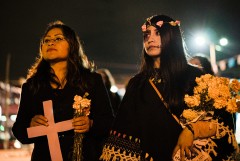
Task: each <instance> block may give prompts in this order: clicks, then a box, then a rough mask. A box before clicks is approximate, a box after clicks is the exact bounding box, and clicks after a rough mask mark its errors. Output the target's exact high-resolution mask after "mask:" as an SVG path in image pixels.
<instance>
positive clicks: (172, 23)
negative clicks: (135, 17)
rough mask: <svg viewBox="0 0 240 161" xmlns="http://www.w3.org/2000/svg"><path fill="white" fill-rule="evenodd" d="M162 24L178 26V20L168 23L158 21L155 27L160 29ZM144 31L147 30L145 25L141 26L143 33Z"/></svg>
mask: <svg viewBox="0 0 240 161" xmlns="http://www.w3.org/2000/svg"><path fill="white" fill-rule="evenodd" d="M164 23H168V24H170V25H171V26H177V25H178V26H180V21H179V20H176V21H170V22H163V21H158V22H157V23H156V25H157V26H159V27H162V25H163V24H164ZM150 24H151V23H150ZM146 30H147V25H146V24H143V25H142V31H143V32H145V31H146Z"/></svg>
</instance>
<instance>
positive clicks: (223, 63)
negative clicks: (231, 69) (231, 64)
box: [219, 60, 227, 71]
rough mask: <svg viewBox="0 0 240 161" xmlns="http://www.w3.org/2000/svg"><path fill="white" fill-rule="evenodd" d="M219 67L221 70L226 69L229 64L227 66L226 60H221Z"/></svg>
mask: <svg viewBox="0 0 240 161" xmlns="http://www.w3.org/2000/svg"><path fill="white" fill-rule="evenodd" d="M219 68H220V70H221V71H224V70H226V68H227V66H226V62H225V60H221V61H219Z"/></svg>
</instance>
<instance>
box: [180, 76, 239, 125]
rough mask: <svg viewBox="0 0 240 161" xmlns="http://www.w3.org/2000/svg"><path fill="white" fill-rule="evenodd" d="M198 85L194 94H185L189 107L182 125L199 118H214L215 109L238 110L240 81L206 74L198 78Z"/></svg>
mask: <svg viewBox="0 0 240 161" xmlns="http://www.w3.org/2000/svg"><path fill="white" fill-rule="evenodd" d="M196 83H197V86H196V87H195V88H194V91H193V92H194V94H193V95H192V96H189V95H185V97H184V101H185V103H186V105H187V108H186V109H185V110H184V111H183V113H182V117H181V123H182V125H186V124H189V123H192V122H196V121H198V120H209V119H212V117H213V115H214V110H215V109H219V110H220V109H223V110H225V111H227V112H229V113H236V112H238V110H239V108H238V105H237V104H238V103H237V102H239V101H240V83H239V82H238V80H236V79H233V80H232V81H230V79H228V78H224V77H216V76H213V75H210V74H205V75H203V76H201V77H197V78H196Z"/></svg>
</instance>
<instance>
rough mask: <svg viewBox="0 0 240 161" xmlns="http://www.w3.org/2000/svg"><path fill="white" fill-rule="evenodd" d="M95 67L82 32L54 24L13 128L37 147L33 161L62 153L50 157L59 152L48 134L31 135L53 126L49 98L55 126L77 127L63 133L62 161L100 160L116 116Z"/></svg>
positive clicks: (25, 141) (44, 40)
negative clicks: (33, 130)
mask: <svg viewBox="0 0 240 161" xmlns="http://www.w3.org/2000/svg"><path fill="white" fill-rule="evenodd" d="M91 69H92V65H91V63H90V62H88V59H87V56H86V55H85V54H84V52H83V48H82V45H81V43H80V40H79V37H78V35H77V34H76V32H75V31H74V30H73V29H71V28H70V27H69V26H67V25H65V24H63V23H62V22H60V21H55V22H52V23H50V24H49V25H48V27H47V29H46V31H45V33H44V34H43V37H42V39H41V42H40V55H39V57H38V59H37V60H36V62H35V64H34V65H33V66H32V67H31V68H30V70H29V73H28V78H27V81H26V83H24V84H23V85H22V93H21V100H20V106H19V111H18V114H17V118H16V122H15V123H14V125H13V128H12V131H13V134H14V135H15V137H16V138H17V139H18V140H19V141H20V142H21V143H23V144H31V143H34V149H33V152H32V157H31V160H32V161H51V160H54V159H53V158H56V156H57V155H61V154H59V153H57V154H54V155H52V153H50V151H51V150H55V149H49V148H50V143H51V142H49V140H48V139H49V138H48V137H47V136H46V135H45V136H38V137H34V138H29V137H28V133H27V129H31V128H36V127H39V126H42V127H44V128H45V127H48V126H50V124H49V122H48V121H49V120H48V118H47V117H46V116H45V115H44V114H45V111H44V110H43V102H44V101H46V100H51V101H52V106H53V115H54V120H55V123H62V122H64V121H66V120H70V122H69V124H70V125H69V126H71V127H73V129H69V130H66V131H62V132H58V134H57V137H58V139H57V140H59V143H60V150H61V151H60V152H61V153H62V156H60V158H61V160H63V161H75V160H78V161H79V160H81V161H95V160H98V158H99V157H100V154H101V149H102V146H103V141H104V140H105V139H106V137H107V136H108V134H109V133H108V131H109V130H110V127H111V122H112V120H113V114H112V109H111V106H110V102H109V99H108V94H107V91H106V89H105V86H104V84H103V81H102V78H101V75H100V74H97V73H95V72H93V71H92V70H91ZM71 120H72V121H71ZM59 128H64V127H59ZM53 130H54V129H53ZM40 132H41V131H39V132H38V133H40ZM79 138H81V140H79ZM75 141H76V143H75ZM79 141H80V142H79ZM78 143H79V144H78ZM51 146H54V145H51ZM77 158H80V159H77ZM55 160H56V159H55ZM57 161H59V160H57Z"/></svg>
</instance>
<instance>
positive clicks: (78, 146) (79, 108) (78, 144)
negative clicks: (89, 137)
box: [72, 92, 91, 161]
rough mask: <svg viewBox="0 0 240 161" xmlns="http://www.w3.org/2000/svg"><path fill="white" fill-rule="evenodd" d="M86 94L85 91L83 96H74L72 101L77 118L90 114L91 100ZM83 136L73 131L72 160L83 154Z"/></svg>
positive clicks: (80, 158)
mask: <svg viewBox="0 0 240 161" xmlns="http://www.w3.org/2000/svg"><path fill="white" fill-rule="evenodd" d="M88 95H89V94H88V93H87V92H86V93H85V94H84V96H83V97H81V96H78V95H76V96H75V97H74V103H73V108H74V109H75V111H74V118H77V117H80V116H88V115H89V114H90V105H91V100H89V99H87V96H88ZM83 138H84V134H82V133H79V132H75V134H74V145H73V155H72V161H82V160H83V155H82V147H83V143H82V141H83Z"/></svg>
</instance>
